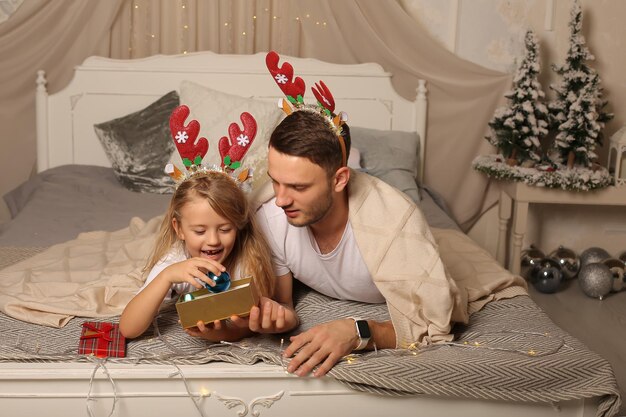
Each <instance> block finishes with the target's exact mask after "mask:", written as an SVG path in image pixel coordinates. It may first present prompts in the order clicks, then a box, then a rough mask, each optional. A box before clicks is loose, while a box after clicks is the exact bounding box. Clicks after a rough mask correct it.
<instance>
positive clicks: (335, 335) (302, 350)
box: [283, 319, 358, 377]
mask: <svg viewBox="0 0 626 417" xmlns="http://www.w3.org/2000/svg"><path fill="white" fill-rule="evenodd" d="M357 340H358V336H357V334H356V330H355V327H354V320H352V319H342V320H334V321H331V322H328V323H323V324H319V325H317V326H315V327H313V328H312V329H310V330H307V331H306V332H304V333H300V334H299V335H297V336H292V337H291V344H290V345H289V346H288V347H287V349H285V352H284V353H283V355H284V356H285V357H286V358H289V357H291V356H292V355H293V354H294V353H295V354H296V355H295V356H294V357H293V359H291V361H290V362H289V365H288V366H287V371H288V372H291V373H295V374H296V375H298V376H305V375H307V374H308V373H309V372H311V371H312V370H313V368H314V367H315V366H317V365H319V367H318V368H317V370H316V371H315V372H314V373H313V376H316V377H319V376H323V375H326V373H327V372H328V371H329V370H330V369H331V368H332V367H333V366H334V365H335V364H336V363H337V362H338V361H339V360H340V359H341V358H342V357H344V356H345V355H347V354H349V353H350V352H352V350H353V349H354V348H355V347H356V345H357ZM296 352H297V353H296Z"/></svg>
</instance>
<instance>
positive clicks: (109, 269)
mask: <svg viewBox="0 0 626 417" xmlns="http://www.w3.org/2000/svg"><path fill="white" fill-rule="evenodd" d="M367 178H370V177H367ZM160 221H161V217H160V216H158V217H155V218H153V219H151V220H149V221H148V222H144V221H142V220H141V219H139V218H134V219H133V220H132V221H131V222H130V225H129V227H127V228H124V229H121V230H118V231H116V232H89V233H83V234H81V235H79V236H78V238H77V239H75V240H71V241H68V242H65V243H62V244H58V245H55V246H52V247H51V248H49V249H48V250H46V251H44V252H42V253H40V254H38V255H35V256H34V257H32V258H29V259H26V260H24V261H22V262H19V263H16V264H14V265H11V266H10V267H8V268H6V269H4V270H2V271H0V310H2V311H3V312H5V313H6V314H7V315H9V316H11V317H14V318H17V319H19V320H24V321H28V322H32V323H37V324H42V325H46V326H53V327H63V326H64V325H65V324H66V323H67V322H68V321H69V320H70V319H71V318H72V317H74V316H81V317H110V316H115V315H119V314H120V313H121V312H122V310H123V309H124V306H125V305H126V304H127V303H128V301H129V300H130V299H131V298H132V297H133V296H134V294H135V293H136V291H137V290H138V289H139V288H140V286H141V285H142V283H143V277H142V272H141V270H142V268H143V266H144V263H145V260H146V259H147V257H148V255H149V253H150V251H151V250H152V246H153V243H154V239H155V237H156V232H157V229H158V227H159V224H160ZM432 232H433V236H434V238H435V241H436V245H435V246H438V247H439V252H440V254H441V260H442V261H443V263H444V265H445V267H446V270H447V271H448V273H449V275H450V277H452V279H454V281H455V282H456V284H457V286H458V287H459V288H460V289H461V291H460V294H461V295H462V301H463V303H467V302H469V304H463V311H462V313H463V314H462V316H467V315H468V314H470V313H472V312H474V311H476V310H478V309H480V308H481V307H482V306H483V305H484V304H485V303H486V302H488V301H490V300H492V299H494V298H498V297H502V296H507V297H508V296H514V295H518V294H525V293H526V292H525V287H524V286H525V284H524V281H523V280H522V279H521V278H519V277H515V276H513V275H511V274H510V273H509V272H507V271H506V270H505V269H503V268H502V267H500V266H499V265H498V264H497V263H496V262H495V260H494V259H493V258H492V257H491V256H490V255H489V254H488V253H487V252H486V251H484V250H483V249H481V248H480V247H479V246H477V245H476V244H475V243H474V242H473V241H472V240H471V239H470V238H469V237H467V236H465V235H464V234H462V233H460V232H458V231H455V230H448V229H432ZM378 238H382V236H379V237H378ZM408 263H410V262H408ZM398 266H401V265H398ZM403 266H404V268H405V269H406V266H407V263H405V264H404V265H403ZM388 305H389V303H388ZM418 308H419V306H418ZM390 312H391V313H393V311H392V310H391V308H390ZM392 317H393V314H392ZM424 320H425V322H429V321H430V320H432V317H429V316H426V317H424ZM415 324H416V325H420V323H415ZM394 325H396V323H395V322H394ZM433 341H436V340H433Z"/></svg>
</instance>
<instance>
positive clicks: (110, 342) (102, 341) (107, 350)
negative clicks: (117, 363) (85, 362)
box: [78, 321, 126, 358]
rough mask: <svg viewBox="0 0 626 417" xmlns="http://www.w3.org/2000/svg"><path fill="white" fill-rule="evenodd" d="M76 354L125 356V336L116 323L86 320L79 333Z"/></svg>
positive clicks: (102, 356) (103, 356) (101, 356)
mask: <svg viewBox="0 0 626 417" xmlns="http://www.w3.org/2000/svg"><path fill="white" fill-rule="evenodd" d="M78 354H79V355H94V356H96V357H98V358H106V357H109V356H114V357H118V358H123V357H125V356H126V338H125V337H124V336H122V334H121V333H120V331H119V325H118V324H116V323H108V322H93V321H86V322H84V323H83V331H82V333H81V335H80V343H79V345H78Z"/></svg>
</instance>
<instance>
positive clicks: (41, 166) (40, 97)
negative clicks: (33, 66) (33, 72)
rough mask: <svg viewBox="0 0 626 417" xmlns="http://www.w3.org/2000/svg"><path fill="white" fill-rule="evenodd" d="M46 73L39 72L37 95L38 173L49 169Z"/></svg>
mask: <svg viewBox="0 0 626 417" xmlns="http://www.w3.org/2000/svg"><path fill="white" fill-rule="evenodd" d="M47 82H48V81H47V80H46V72H45V71H43V70H39V71H37V94H36V95H35V106H36V107H35V111H36V122H35V123H36V128H37V131H36V134H37V141H36V146H37V172H41V171H43V170H45V169H48V90H47V88H46V84H47Z"/></svg>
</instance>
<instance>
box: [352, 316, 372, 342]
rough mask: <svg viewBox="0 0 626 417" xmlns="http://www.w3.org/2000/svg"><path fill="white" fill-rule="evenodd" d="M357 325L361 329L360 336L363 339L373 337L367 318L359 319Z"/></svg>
mask: <svg viewBox="0 0 626 417" xmlns="http://www.w3.org/2000/svg"><path fill="white" fill-rule="evenodd" d="M356 327H357V329H359V336H360V337H361V339H369V338H370V337H372V334H371V333H370V326H368V324H367V320H357V321H356Z"/></svg>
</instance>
